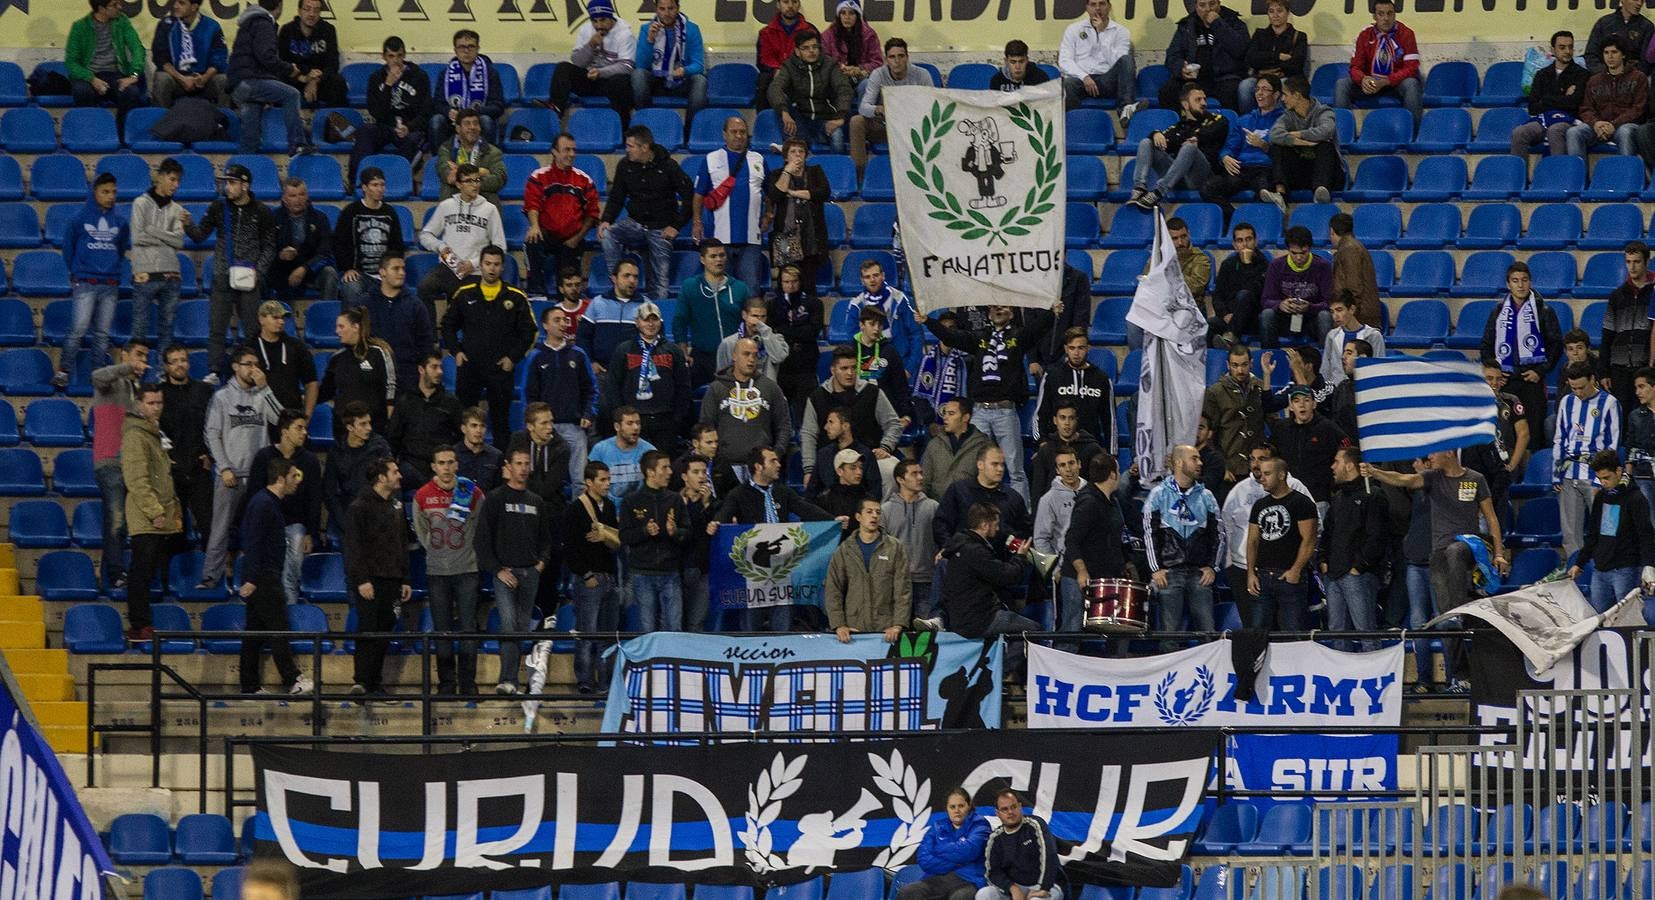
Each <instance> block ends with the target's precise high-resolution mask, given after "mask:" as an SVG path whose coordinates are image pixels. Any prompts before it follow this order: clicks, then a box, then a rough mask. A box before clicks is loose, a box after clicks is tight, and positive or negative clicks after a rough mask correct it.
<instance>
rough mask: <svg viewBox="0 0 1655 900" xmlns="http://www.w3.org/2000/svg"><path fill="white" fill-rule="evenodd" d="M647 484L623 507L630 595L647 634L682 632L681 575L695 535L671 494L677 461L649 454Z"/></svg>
mask: <svg viewBox="0 0 1655 900" xmlns="http://www.w3.org/2000/svg"><path fill="white" fill-rule="evenodd" d="M639 467H640V468H641V469H643V472H644V483H643V484H642V485H640V486H639V487H638V488H637V489H636V490H634V491H632V492H631V493H629V494H627V495H626V498H625V499H624V500H622V501H621V514H620V522H621V543H622V544H623V545H625V546H626V548H627V556H626V567H627V579H626V589H627V593H628V594H629V595H630V596H631V597H632V602H634V603H636V604H638V628H639V629H640V630H642V631H646V632H647V631H682V630H683V628H684V587H683V584H682V582H680V580H679V574H678V571H679V569H680V568H682V565H683V550H684V542H685V541H686V540H688V539H689V538H690V537H691V535H690V525H689V510H688V509H686V508H685V507H684V498H682V497H680V496H678V493H677V492H676V491H674V490H672V489H671V487H670V485H671V483H672V457H670V456H668V455H666V454H665V453H662V452H661V451H659V450H651V451H649V452H648V453H645V454H644V457H643V460H642V462H641V463H640V464H639Z"/></svg>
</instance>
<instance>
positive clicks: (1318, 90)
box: [1310, 62, 1350, 106]
mask: <svg viewBox="0 0 1655 900" xmlns="http://www.w3.org/2000/svg"><path fill="white" fill-rule="evenodd" d="M1349 77H1350V66H1349V65H1348V64H1347V63H1342V62H1337V63H1322V64H1321V65H1319V66H1317V67H1316V69H1315V71H1313V72H1311V73H1310V96H1312V97H1315V98H1316V99H1317V100H1320V101H1322V102H1323V103H1326V104H1327V105H1329V106H1332V105H1333V91H1334V89H1335V88H1336V87H1337V86H1338V84H1339V80H1340V79H1342V78H1349Z"/></svg>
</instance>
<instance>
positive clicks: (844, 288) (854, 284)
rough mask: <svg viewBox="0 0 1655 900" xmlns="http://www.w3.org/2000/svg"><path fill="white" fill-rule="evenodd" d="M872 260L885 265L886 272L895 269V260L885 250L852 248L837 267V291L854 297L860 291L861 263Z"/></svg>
mask: <svg viewBox="0 0 1655 900" xmlns="http://www.w3.org/2000/svg"><path fill="white" fill-rule="evenodd" d="M870 259H871V260H874V261H875V262H877V263H879V264H880V265H882V266H884V267H885V271H886V273H887V274H889V273H891V272H895V271H896V260H895V259H894V258H892V256H891V254H890V252H889V251H886V250H852V251H851V252H850V253H847V254H845V261H844V263H843V264H842V265H841V266H840V268H839V293H840V294H842V295H844V296H846V297H854V296H856V295H857V294H859V293H861V292H862V263H863V262H865V261H866V260H870Z"/></svg>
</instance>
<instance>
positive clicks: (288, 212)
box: [265, 175, 339, 303]
mask: <svg viewBox="0 0 1655 900" xmlns="http://www.w3.org/2000/svg"><path fill="white" fill-rule="evenodd" d="M274 213H275V216H276V247H277V248H278V249H277V250H276V258H275V259H274V260H272V261H271V263H270V274H269V275H268V276H267V277H266V279H265V280H266V283H267V284H269V285H270V287H271V289H272V291H273V292H274V293H275V295H276V297H277V298H278V299H281V300H284V301H287V302H288V303H291V302H293V301H294V300H296V299H298V298H299V297H302V296H304V294H305V292H306V291H315V292H316V294H317V296H319V297H320V298H321V299H323V300H334V299H337V298H338V296H339V270H337V269H335V268H334V267H333V226H331V225H329V224H328V217H327V216H325V215H322V212H321V210H318V209H317V208H316V207H314V206H312V205H311V203H310V188H309V187H308V186H306V185H305V180H304V179H303V178H300V177H298V176H296V175H290V176H288V178H287V180H286V181H283V182H282V202H281V203H279V204H277V206H276V208H275V210H274Z"/></svg>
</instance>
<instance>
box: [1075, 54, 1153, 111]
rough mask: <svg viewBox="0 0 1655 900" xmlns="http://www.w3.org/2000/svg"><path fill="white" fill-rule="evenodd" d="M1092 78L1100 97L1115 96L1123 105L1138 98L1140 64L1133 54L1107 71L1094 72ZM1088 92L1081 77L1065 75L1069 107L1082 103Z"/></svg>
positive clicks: (1123, 57) (1122, 58)
mask: <svg viewBox="0 0 1655 900" xmlns="http://www.w3.org/2000/svg"><path fill="white" fill-rule="evenodd" d="M1092 80H1093V81H1095V82H1097V85H1098V99H1100V100H1103V99H1108V98H1111V97H1112V98H1114V99H1116V100H1119V101H1120V103H1121V105H1122V106H1125V105H1126V104H1128V103H1131V102H1132V101H1134V100H1136V99H1138V64H1137V62H1136V61H1135V60H1133V58H1132V54H1130V53H1128V54H1125V55H1123V56H1122V57H1121V58H1120V59H1118V60H1116V61H1115V64H1114V65H1113V66H1110V67H1109V71H1107V72H1101V73H1100V72H1093V73H1092ZM1090 96H1091V95H1090V94H1088V93H1086V82H1085V81H1084V80H1082V79H1079V78H1073V77H1071V76H1068V75H1065V76H1063V104H1064V106H1067V107H1068V108H1069V109H1074V108H1075V107H1077V106H1079V105H1080V101H1082V100H1085V99H1087V98H1089V97H1090Z"/></svg>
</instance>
